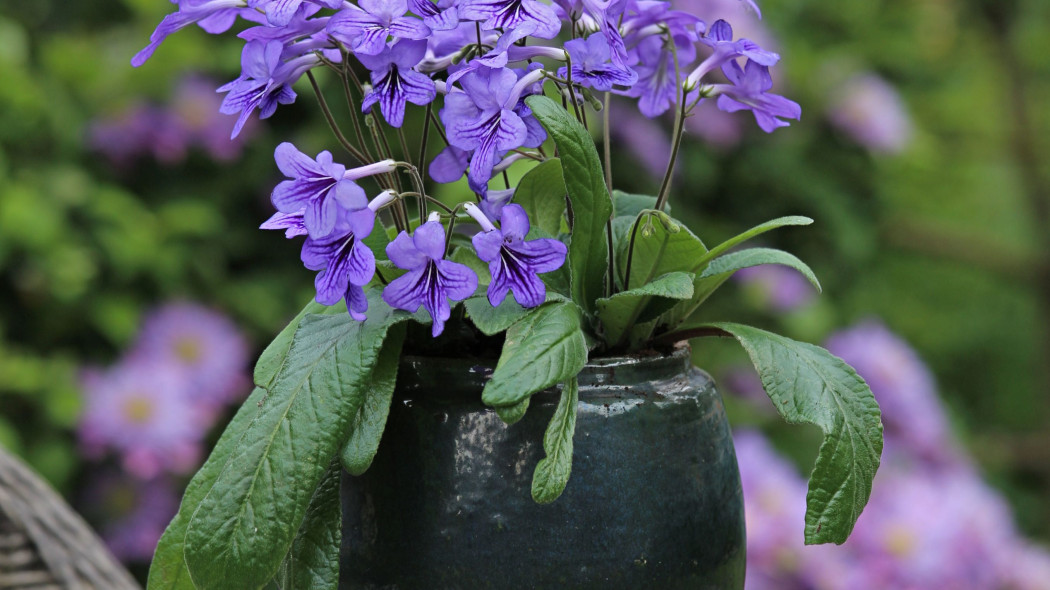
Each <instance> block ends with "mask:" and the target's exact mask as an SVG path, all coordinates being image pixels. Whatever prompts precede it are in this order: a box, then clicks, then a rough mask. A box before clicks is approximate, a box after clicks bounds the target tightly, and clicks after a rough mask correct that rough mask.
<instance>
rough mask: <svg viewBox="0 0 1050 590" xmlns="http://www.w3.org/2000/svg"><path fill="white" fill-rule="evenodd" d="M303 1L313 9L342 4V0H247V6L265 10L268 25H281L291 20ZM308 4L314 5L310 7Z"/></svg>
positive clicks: (337, 6)
mask: <svg viewBox="0 0 1050 590" xmlns="http://www.w3.org/2000/svg"><path fill="white" fill-rule="evenodd" d="M303 3H306V4H307V5H308V6H307V9H311V8H312V9H313V11H316V10H317V8H319V7H321V6H323V7H325V8H331V9H333V10H338V9H340V8H342V6H343V0H249V1H248V6H250V7H252V8H255V9H258V10H262V11H263V12H265V13H266V22H268V23H269V24H270V26H272V27H283V26H284V25H287V24H288V23H289V22H291V20H292V17H294V16H295V13H296V11H297V10H299V9H300V8H301V7H302V6H303ZM310 4H313V5H315V6H312V7H311V6H309V5H310Z"/></svg>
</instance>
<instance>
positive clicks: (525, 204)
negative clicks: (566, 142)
mask: <svg viewBox="0 0 1050 590" xmlns="http://www.w3.org/2000/svg"><path fill="white" fill-rule="evenodd" d="M514 203H515V204H517V205H521V206H522V208H524V209H525V213H527V214H528V215H529V221H530V222H531V223H532V226H533V227H536V228H539V229H541V230H543V231H544V232H545V233H547V234H549V235H552V236H556V235H558V232H559V231H560V230H561V220H562V217H563V216H564V215H565V179H564V178H563V177H562V173H561V160H559V159H558V158H553V159H550V160H547V161H546V162H541V163H540V164H539V165H537V166H536V167H535V168H533V169H532V170H529V171H528V172H526V173H525V176H522V177H521V180H520V181H518V187H517V188H516V189H515V190H514Z"/></svg>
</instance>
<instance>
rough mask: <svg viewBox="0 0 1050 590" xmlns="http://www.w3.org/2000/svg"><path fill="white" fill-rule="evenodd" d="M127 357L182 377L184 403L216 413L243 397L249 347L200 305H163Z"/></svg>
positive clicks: (232, 328)
mask: <svg viewBox="0 0 1050 590" xmlns="http://www.w3.org/2000/svg"><path fill="white" fill-rule="evenodd" d="M130 354H131V357H132V358H133V359H134V360H135V361H136V362H154V361H155V362H159V363H161V364H163V365H165V366H168V367H172V368H174V369H175V370H177V371H179V372H181V373H182V374H183V375H184V376H185V385H186V390H185V391H186V395H187V396H188V397H189V399H191V400H192V401H194V402H195V403H200V404H202V405H203V406H205V407H210V408H213V409H214V410H215V411H218V409H219V408H220V407H221V406H222V405H223V404H225V403H227V402H229V401H231V400H234V399H236V398H237V397H240V396H242V395H243V394H244V393H246V389H247V384H248V379H247V371H246V369H247V367H248V342H247V341H246V340H245V338H244V335H243V334H241V332H240V330H239V329H238V328H237V326H236V324H234V323H233V322H232V321H231V320H230V319H229V318H227V317H226V316H225V315H223V314H221V313H219V312H218V311H215V310H212V309H208V308H206V307H203V306H201V305H197V304H194V303H189V302H177V303H168V304H166V305H164V306H163V307H160V308H158V309H156V310H154V311H152V312H150V314H149V315H148V316H147V317H146V319H145V320H144V321H143V324H142V331H141V332H140V333H139V336H138V339H137V340H136V342H135V345H134V347H133V348H132V350H131V352H130Z"/></svg>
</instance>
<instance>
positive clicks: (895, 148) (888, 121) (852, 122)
mask: <svg viewBox="0 0 1050 590" xmlns="http://www.w3.org/2000/svg"><path fill="white" fill-rule="evenodd" d="M828 119H830V120H831V122H832V124H834V125H835V126H836V127H838V128H839V129H841V130H842V131H844V132H846V134H847V135H849V136H850V137H851V138H852V139H853V140H854V141H856V142H857V143H859V144H860V145H862V146H864V147H866V148H868V149H869V150H871V151H873V152H880V153H886V154H895V153H899V152H901V151H902V150H903V149H904V148H905V147H907V146H908V144H909V143H910V142H911V138H912V123H911V118H910V117H909V116H908V111H907V109H906V108H905V106H904V102H903V101H902V100H901V97H900V95H899V94H898V93H897V91H896V90H895V89H894V88H893V86H891V85H890V84H889V83H887V82H886V81H885V80H883V79H882V78H880V77H878V76H876V75H874V74H863V75H860V76H855V77H853V78H851V79H849V80H848V81H846V82H845V83H844V84H842V85H840V86H839V88H838V91H837V92H836V93H835V95H834V96H833V97H832V103H831V106H830V108H829V109H828Z"/></svg>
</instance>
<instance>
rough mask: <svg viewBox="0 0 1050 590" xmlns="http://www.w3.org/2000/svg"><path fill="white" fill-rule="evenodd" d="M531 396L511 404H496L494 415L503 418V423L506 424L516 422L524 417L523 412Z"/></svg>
mask: <svg viewBox="0 0 1050 590" xmlns="http://www.w3.org/2000/svg"><path fill="white" fill-rule="evenodd" d="M531 399H532V398H529V397H527V398H525V399H523V400H521V401H520V402H518V403H516V404H514V405H513V406H496V415H498V416H499V419H500V420H503V422H504V424H507V425H508V426H509V425H511V424H514V423H516V422H517V421H519V420H521V419H522V418H524V417H525V412H527V411H528V409H529V400H531Z"/></svg>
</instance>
